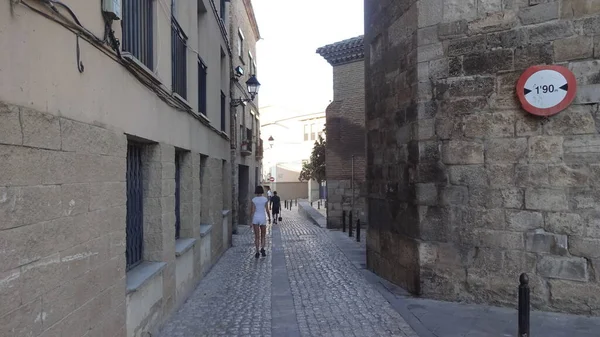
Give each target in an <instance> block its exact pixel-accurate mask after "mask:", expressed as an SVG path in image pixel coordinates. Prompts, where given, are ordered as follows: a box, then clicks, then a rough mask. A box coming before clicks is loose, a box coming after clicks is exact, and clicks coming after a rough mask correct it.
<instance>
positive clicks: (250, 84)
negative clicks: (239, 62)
mask: <svg viewBox="0 0 600 337" xmlns="http://www.w3.org/2000/svg"><path fill="white" fill-rule="evenodd" d="M246 87H247V89H248V93H249V94H250V98H236V99H232V100H231V106H234V107H236V106H239V105H246V103H247V102H252V101H253V100H254V97H256V95H258V90H259V89H260V82H258V80H257V79H256V76H254V75H252V76H250V78H249V79H248V81H246Z"/></svg>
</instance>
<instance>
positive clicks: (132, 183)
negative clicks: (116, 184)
mask: <svg viewBox="0 0 600 337" xmlns="http://www.w3.org/2000/svg"><path fill="white" fill-rule="evenodd" d="M126 181H127V217H126V259H127V270H129V269H131V268H133V267H135V266H137V265H138V264H139V263H141V262H142V256H143V248H144V246H143V243H144V216H143V196H144V194H143V187H142V186H143V185H142V182H143V176H142V147H141V146H140V145H137V144H131V143H130V144H128V146H127V172H126Z"/></svg>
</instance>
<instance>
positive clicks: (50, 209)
mask: <svg viewBox="0 0 600 337" xmlns="http://www.w3.org/2000/svg"><path fill="white" fill-rule="evenodd" d="M126 144H127V142H126V139H125V136H124V135H123V134H122V133H118V132H115V131H112V130H108V129H106V128H103V127H99V126H94V125H89V124H83V123H79V122H76V121H72V120H68V119H65V118H61V117H56V116H53V115H50V114H46V113H42V112H38V111H34V110H30V109H28V108H24V107H17V106H12V105H6V104H4V103H0V247H1V248H0V251H1V252H2V253H1V255H2V259H0V260H1V262H0V335H1V336H38V335H41V334H42V333H45V334H47V335H62V336H83V335H84V334H86V333H94V334H95V333H100V332H102V333H104V334H106V335H111V336H125V254H124V250H125V248H124V247H125V214H126V211H125V200H126V194H125V174H124V172H125V162H126V159H125V157H126V151H127V147H126ZM90 331H91V332H90Z"/></svg>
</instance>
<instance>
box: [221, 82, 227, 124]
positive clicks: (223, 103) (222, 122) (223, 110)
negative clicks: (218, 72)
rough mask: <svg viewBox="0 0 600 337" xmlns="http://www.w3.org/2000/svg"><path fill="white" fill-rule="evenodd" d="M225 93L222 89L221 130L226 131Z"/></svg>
mask: <svg viewBox="0 0 600 337" xmlns="http://www.w3.org/2000/svg"><path fill="white" fill-rule="evenodd" d="M225 98H226V97H225V94H224V93H223V91H221V131H223V132H225V117H226V113H225V107H226V106H225Z"/></svg>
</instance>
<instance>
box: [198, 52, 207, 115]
mask: <svg viewBox="0 0 600 337" xmlns="http://www.w3.org/2000/svg"><path fill="white" fill-rule="evenodd" d="M198 112H200V113H202V114H204V115H205V116H206V65H205V64H204V62H202V60H201V59H198Z"/></svg>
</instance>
